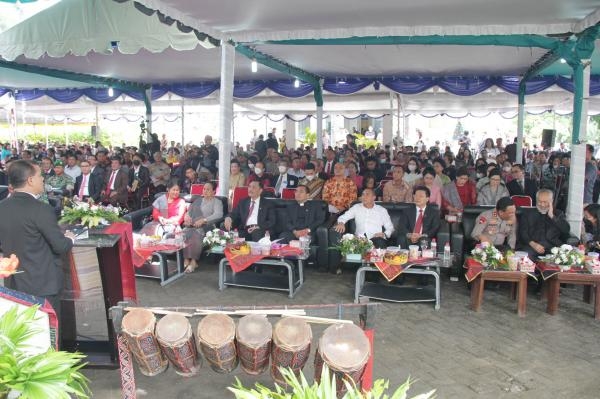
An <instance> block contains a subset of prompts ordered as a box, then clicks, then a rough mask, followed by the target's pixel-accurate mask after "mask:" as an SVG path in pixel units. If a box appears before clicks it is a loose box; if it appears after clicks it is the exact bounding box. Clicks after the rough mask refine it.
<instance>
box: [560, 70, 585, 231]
mask: <svg viewBox="0 0 600 399" xmlns="http://www.w3.org/2000/svg"><path fill="white" fill-rule="evenodd" d="M571 66H572V67H573V83H574V96H573V135H572V137H571V168H570V173H569V193H568V197H567V198H568V199H569V203H568V205H567V215H566V216H567V221H568V222H569V225H570V226H571V234H574V235H576V236H579V233H580V231H581V221H582V218H583V191H584V180H585V155H586V144H585V140H586V136H587V119H588V115H587V112H588V111H587V108H588V100H587V97H588V96H589V92H590V62H589V60H582V61H581V62H578V63H576V64H574V65H571Z"/></svg>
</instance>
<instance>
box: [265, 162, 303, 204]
mask: <svg viewBox="0 0 600 399" xmlns="http://www.w3.org/2000/svg"><path fill="white" fill-rule="evenodd" d="M278 171H279V174H278V175H276V176H273V178H272V179H271V187H274V188H275V196H277V197H281V193H282V192H283V189H284V188H296V187H298V178H297V177H296V176H294V175H291V174H289V173H288V163H287V161H279V165H278Z"/></svg>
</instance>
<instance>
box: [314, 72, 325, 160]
mask: <svg viewBox="0 0 600 399" xmlns="http://www.w3.org/2000/svg"><path fill="white" fill-rule="evenodd" d="M314 96H315V102H316V103H317V158H323V80H322V79H321V80H319V84H318V85H316V86H315V90H314Z"/></svg>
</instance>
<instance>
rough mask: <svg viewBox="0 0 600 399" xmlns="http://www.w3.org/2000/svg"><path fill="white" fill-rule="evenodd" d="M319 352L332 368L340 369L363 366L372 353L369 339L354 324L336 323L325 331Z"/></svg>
mask: <svg viewBox="0 0 600 399" xmlns="http://www.w3.org/2000/svg"><path fill="white" fill-rule="evenodd" d="M319 352H320V353H321V355H322V356H323V360H325V361H326V362H327V363H328V364H329V365H330V366H331V367H332V368H335V369H337V370H340V371H347V370H356V369H358V368H360V367H362V366H363V365H364V364H365V363H366V362H367V360H368V358H369V354H370V346H369V340H368V339H367V336H366V335H365V333H364V332H363V330H361V329H360V328H359V327H357V326H356V325H354V324H336V325H333V326H330V327H327V329H326V330H325V331H324V332H323V336H322V337H321V339H320V340H319Z"/></svg>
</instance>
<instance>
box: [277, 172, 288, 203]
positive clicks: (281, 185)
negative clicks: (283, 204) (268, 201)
mask: <svg viewBox="0 0 600 399" xmlns="http://www.w3.org/2000/svg"><path fill="white" fill-rule="evenodd" d="M287 179H288V175H287V173H284V174H282V175H279V177H278V178H277V181H276V182H275V189H277V188H279V190H277V193H276V194H277V195H278V196H279V197H281V193H282V192H283V189H284V188H286V187H287ZM280 181H281V183H280ZM278 183H279V187H277V184H278Z"/></svg>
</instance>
